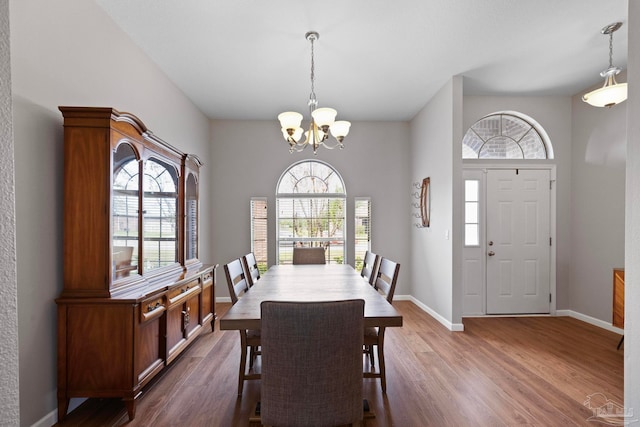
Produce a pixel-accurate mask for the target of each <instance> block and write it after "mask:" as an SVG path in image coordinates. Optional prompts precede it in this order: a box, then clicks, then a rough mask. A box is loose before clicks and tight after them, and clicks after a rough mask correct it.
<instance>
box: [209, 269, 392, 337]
mask: <svg viewBox="0 0 640 427" xmlns="http://www.w3.org/2000/svg"><path fill="white" fill-rule="evenodd" d="M348 299H363V300H364V317H365V318H364V324H365V326H386V327H389V326H402V316H401V315H400V314H399V313H398V312H397V311H396V309H395V308H393V306H392V305H391V304H389V303H388V302H387V300H386V298H385V297H384V296H382V295H381V294H379V293H378V292H377V291H376V290H375V289H374V288H373V287H372V286H371V285H369V284H368V283H367V282H366V281H365V280H364V279H363V278H362V277H360V274H359V273H358V272H357V271H355V270H354V269H353V267H351V266H350V265H336V264H326V265H274V266H272V267H271V268H270V269H269V271H267V272H266V273H265V274H264V275H263V276H262V277H261V278H260V280H258V282H257V283H256V284H255V285H253V287H252V288H251V289H249V291H248V292H247V293H245V294H244V295H242V296H241V297H240V299H239V300H238V302H237V303H235V304H234V305H233V306H232V307H231V308H229V310H228V311H227V312H226V313H225V314H224V316H222V318H220V329H221V330H234V329H236V330H239V329H260V303H261V302H262V301H296V302H300V301H305V302H306V301H339V300H348Z"/></svg>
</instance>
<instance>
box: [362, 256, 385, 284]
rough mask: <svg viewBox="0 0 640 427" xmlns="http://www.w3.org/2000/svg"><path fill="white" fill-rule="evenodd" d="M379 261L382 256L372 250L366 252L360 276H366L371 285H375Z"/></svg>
mask: <svg viewBox="0 0 640 427" xmlns="http://www.w3.org/2000/svg"><path fill="white" fill-rule="evenodd" d="M379 261H380V257H379V256H378V255H376V254H374V253H373V252H371V251H367V252H366V253H365V254H364V261H363V263H362V270H360V276H362V277H363V278H365V279H366V280H367V282H369V284H370V285H373V282H374V280H375V278H376V274H377V270H378V262H379Z"/></svg>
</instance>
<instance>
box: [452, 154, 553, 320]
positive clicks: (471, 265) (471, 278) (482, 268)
mask: <svg viewBox="0 0 640 427" xmlns="http://www.w3.org/2000/svg"><path fill="white" fill-rule="evenodd" d="M490 169H494V170H497V169H544V170H548V171H549V176H550V188H551V192H550V200H549V215H550V218H549V231H550V237H551V242H552V244H551V251H550V264H549V270H550V278H549V292H550V293H551V302H550V303H549V314H551V315H555V314H556V253H557V251H556V247H557V245H556V166H555V165H552V164H533V163H516V162H508V161H505V162H500V163H495V162H492V163H482V164H478V165H473V164H465V165H464V167H463V172H462V183H463V185H464V181H465V180H467V179H477V180H478V181H479V184H480V186H479V188H480V195H479V201H480V212H479V215H480V218H479V221H480V236H479V237H480V242H479V245H478V246H477V247H466V246H464V245H463V246H462V257H461V259H462V266H461V268H462V315H463V316H484V315H486V314H487V307H486V296H487V283H486V271H487V270H486V269H487V266H486V247H487V245H486V243H487V241H486V238H487V235H486V222H487V218H486V215H487V209H486V194H487V193H486V190H487V182H486V174H487V171H488V170H490ZM461 194H462V196H463V197H464V191H462V192H461ZM462 205H463V206H464V202H463V204H462ZM461 230H462V231H463V232H464V225H462V226H461Z"/></svg>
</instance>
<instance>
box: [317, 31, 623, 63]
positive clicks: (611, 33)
mask: <svg viewBox="0 0 640 427" xmlns="http://www.w3.org/2000/svg"><path fill="white" fill-rule="evenodd" d="M312 46H313V44H312ZM609 68H613V31H610V32H609Z"/></svg>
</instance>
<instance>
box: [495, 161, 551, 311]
mask: <svg viewBox="0 0 640 427" xmlns="http://www.w3.org/2000/svg"><path fill="white" fill-rule="evenodd" d="M549 187H550V172H549V170H538V169H509V170H489V171H488V173H487V197H486V201H487V216H486V218H487V220H486V221H487V222H486V224H487V229H486V243H485V246H486V248H485V249H486V274H487V276H486V278H487V282H486V292H487V293H486V299H487V300H486V301H487V305H486V308H487V314H525V313H549V307H550V302H549V299H550V292H549V291H550V280H551V276H550V256H551V234H550V227H549V222H550V215H549V205H550V188H549Z"/></svg>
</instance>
